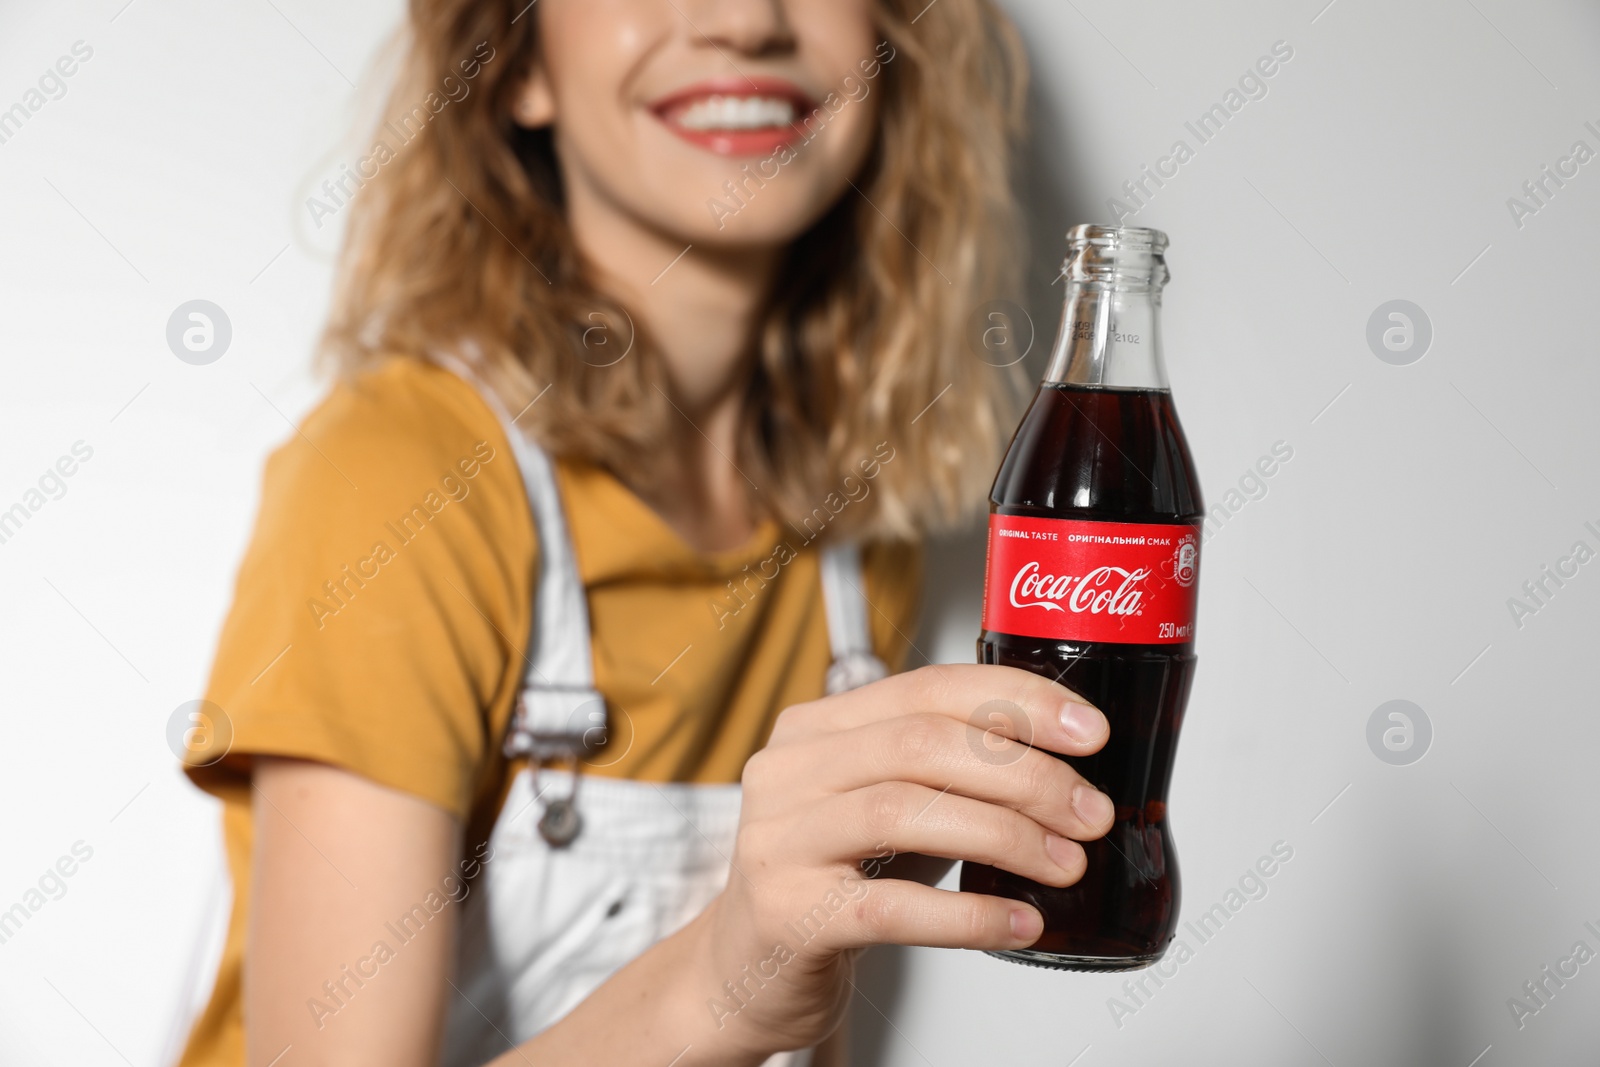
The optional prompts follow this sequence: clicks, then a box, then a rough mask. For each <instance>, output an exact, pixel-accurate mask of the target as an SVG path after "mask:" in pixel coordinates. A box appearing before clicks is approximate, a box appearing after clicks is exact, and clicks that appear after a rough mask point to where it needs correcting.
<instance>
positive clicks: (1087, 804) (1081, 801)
mask: <svg viewBox="0 0 1600 1067" xmlns="http://www.w3.org/2000/svg"><path fill="white" fill-rule="evenodd" d="M1072 809H1073V810H1074V811H1076V812H1077V813H1078V816H1079V818H1081V819H1083V821H1084V822H1086V823H1088V824H1089V825H1090V826H1101V825H1103V824H1105V823H1108V822H1110V821H1111V816H1113V815H1114V814H1116V810H1117V809H1116V807H1115V806H1114V805H1113V804H1112V803H1111V798H1110V797H1108V796H1106V795H1105V794H1104V793H1102V792H1100V790H1098V789H1095V788H1094V787H1093V786H1087V785H1080V786H1078V787H1077V788H1076V789H1074V790H1073V791H1072Z"/></svg>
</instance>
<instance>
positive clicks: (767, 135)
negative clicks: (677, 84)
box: [650, 79, 813, 156]
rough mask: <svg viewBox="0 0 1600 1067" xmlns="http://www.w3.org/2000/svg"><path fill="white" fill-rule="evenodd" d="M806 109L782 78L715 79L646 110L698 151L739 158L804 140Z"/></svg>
mask: <svg viewBox="0 0 1600 1067" xmlns="http://www.w3.org/2000/svg"><path fill="white" fill-rule="evenodd" d="M762 82H765V84H763V83H762ZM812 106H813V105H812V104H811V102H810V100H809V99H807V98H806V96H805V94H804V93H802V92H801V91H800V90H799V88H798V87H796V86H795V85H793V84H792V83H790V82H788V81H786V80H783V79H762V80H761V81H756V80H753V79H733V80H729V82H724V80H723V79H717V80H714V81H710V82H701V83H699V84H697V85H693V86H689V87H688V88H685V89H682V90H679V91H678V92H676V93H673V94H671V95H670V96H669V97H667V98H665V99H663V100H659V101H657V102H656V103H655V104H653V105H652V106H651V107H650V111H651V113H652V114H653V115H655V117H656V118H657V119H658V120H660V122H661V123H662V125H664V126H666V128H667V129H668V130H670V131H672V132H673V133H675V134H677V135H678V136H679V137H680V138H682V139H683V140H685V141H688V142H689V143H690V144H692V145H695V146H696V147H698V148H702V149H705V150H707V151H710V152H713V153H715V154H717V155H727V156H743V155H763V154H768V153H771V152H775V151H777V150H778V149H780V148H783V147H785V146H787V145H791V144H793V143H794V142H796V141H798V140H799V139H800V138H802V137H803V136H805V129H804V128H803V126H802V125H801V121H802V119H803V117H804V116H805V115H807V114H809V113H810V110H811V107H812Z"/></svg>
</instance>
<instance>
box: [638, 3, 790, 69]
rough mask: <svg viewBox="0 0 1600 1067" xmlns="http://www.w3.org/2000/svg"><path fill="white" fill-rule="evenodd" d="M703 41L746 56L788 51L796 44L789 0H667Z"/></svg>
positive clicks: (720, 48) (719, 48)
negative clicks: (788, 7)
mask: <svg viewBox="0 0 1600 1067" xmlns="http://www.w3.org/2000/svg"><path fill="white" fill-rule="evenodd" d="M667 2H668V3H671V4H672V5H673V6H674V7H676V8H677V9H678V11H679V13H680V14H682V15H683V17H684V20H685V21H686V22H687V23H688V24H689V26H688V28H689V29H690V31H691V33H692V34H693V35H694V36H695V37H697V38H699V39H700V40H701V43H703V44H706V45H708V46H710V47H714V48H717V49H718V50H731V51H735V52H738V53H740V54H741V55H745V56H762V55H770V54H773V53H780V52H786V51H789V50H791V49H793V47H794V31H793V29H792V28H791V26H790V24H789V16H788V12H787V10H786V9H785V8H786V3H787V0H698V2H690V0H667Z"/></svg>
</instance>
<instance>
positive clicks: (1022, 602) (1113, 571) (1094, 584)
mask: <svg viewBox="0 0 1600 1067" xmlns="http://www.w3.org/2000/svg"><path fill="white" fill-rule="evenodd" d="M1148 577H1150V568H1148V567H1136V568H1134V569H1133V570H1127V569H1125V568H1122V567H1113V566H1109V565H1108V566H1101V567H1096V568H1094V569H1093V570H1091V571H1089V572H1088V573H1087V574H1084V575H1083V576H1081V577H1079V576H1077V575H1072V574H1041V573H1040V571H1039V563H1038V561H1037V560H1032V561H1030V562H1028V563H1026V564H1024V565H1023V566H1022V567H1021V568H1019V569H1018V570H1017V573H1016V574H1015V575H1014V576H1013V577H1012V579H1011V606H1012V607H1015V608H1044V609H1045V610H1046V611H1069V610H1070V611H1072V612H1074V613H1077V614H1082V613H1083V612H1085V611H1087V612H1088V613H1089V614H1091V615H1101V614H1105V615H1137V614H1139V603H1140V601H1141V600H1143V598H1144V591H1143V590H1141V589H1140V588H1139V584H1140V583H1141V582H1143V581H1144V580H1145V579H1146V578H1148ZM1057 601H1065V602H1066V607H1065V608H1063V607H1062V606H1061V604H1060V603H1057Z"/></svg>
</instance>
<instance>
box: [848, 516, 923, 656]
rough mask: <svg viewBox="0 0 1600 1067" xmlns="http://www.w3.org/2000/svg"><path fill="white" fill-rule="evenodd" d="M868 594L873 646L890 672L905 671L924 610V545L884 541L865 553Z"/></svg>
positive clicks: (870, 547) (862, 566)
mask: <svg viewBox="0 0 1600 1067" xmlns="http://www.w3.org/2000/svg"><path fill="white" fill-rule="evenodd" d="M861 557H862V558H861V569H862V571H863V577H864V579H865V582H866V589H865V590H864V592H865V593H866V596H867V601H868V603H869V604H870V605H871V607H870V608H869V609H868V611H869V619H868V626H869V628H870V629H871V631H872V647H873V648H874V649H876V650H877V653H878V658H880V659H882V660H883V662H884V663H885V664H886V665H887V666H888V668H889V670H890V671H893V672H898V671H902V670H904V669H905V666H906V659H907V657H908V655H909V653H910V652H911V642H912V640H913V635H915V634H916V632H917V625H918V615H919V614H920V612H921V610H922V546H921V545H920V544H916V543H911V542H905V541H880V542H873V543H871V544H868V545H866V546H865V547H864V548H863V549H862V552H861Z"/></svg>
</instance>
